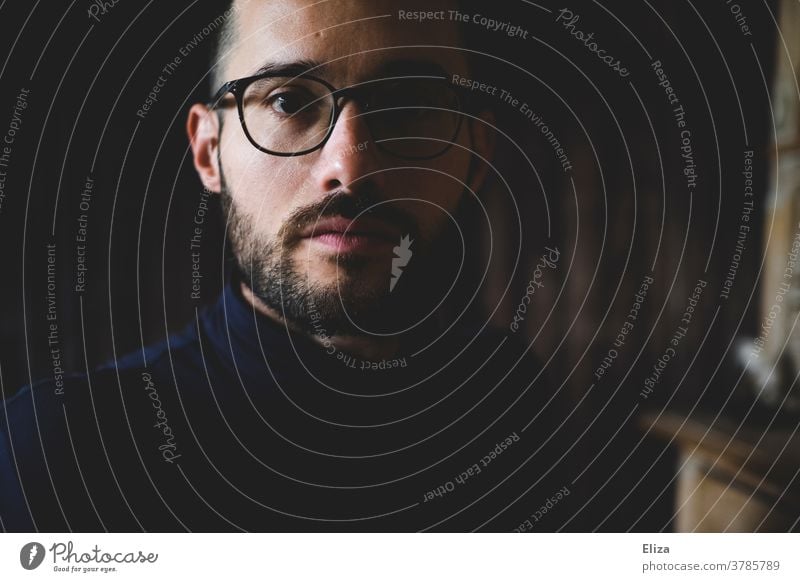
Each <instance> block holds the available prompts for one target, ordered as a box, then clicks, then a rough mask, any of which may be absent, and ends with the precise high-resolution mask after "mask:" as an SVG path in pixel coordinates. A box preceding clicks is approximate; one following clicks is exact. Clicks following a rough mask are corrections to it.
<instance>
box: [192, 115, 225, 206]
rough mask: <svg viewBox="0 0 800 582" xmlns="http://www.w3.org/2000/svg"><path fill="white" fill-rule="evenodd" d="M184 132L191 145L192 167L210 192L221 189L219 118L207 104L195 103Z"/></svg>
mask: <svg viewBox="0 0 800 582" xmlns="http://www.w3.org/2000/svg"><path fill="white" fill-rule="evenodd" d="M186 133H187V134H188V135H189V143H190V144H191V146H192V154H193V158H194V168H195V170H197V175H198V176H200V180H201V181H202V182H203V185H204V186H205V187H206V188H207V189H208V190H210V191H211V192H216V193H219V192H220V191H221V190H222V181H221V180H220V171H219V156H218V150H219V119H218V118H217V115H216V114H215V113H214V112H213V111H211V110H210V109H209V108H208V107H207V106H205V105H203V104H201V103H195V104H194V105H193V106H192V108H191V109H190V110H189V116H188V118H187V119H186Z"/></svg>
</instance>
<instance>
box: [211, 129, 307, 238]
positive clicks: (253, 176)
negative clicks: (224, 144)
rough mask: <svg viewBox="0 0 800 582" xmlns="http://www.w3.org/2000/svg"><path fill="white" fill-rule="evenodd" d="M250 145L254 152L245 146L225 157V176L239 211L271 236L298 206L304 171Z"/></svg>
mask: <svg viewBox="0 0 800 582" xmlns="http://www.w3.org/2000/svg"><path fill="white" fill-rule="evenodd" d="M248 145H249V144H248ZM250 149H251V150H253V151H255V155H254V154H252V153H251V152H250V151H246V150H245V151H242V152H237V153H238V154H239V155H230V156H227V157H226V158H224V161H225V162H226V163H225V178H226V182H227V185H228V188H229V190H230V194H231V196H232V198H233V200H234V202H235V203H236V207H237V209H238V211H239V212H240V213H241V214H243V215H245V216H247V217H249V219H250V221H252V224H253V226H254V227H255V229H256V232H257V233H258V234H259V235H262V236H264V235H266V236H270V237H271V236H272V235H274V234H275V233H277V231H278V230H279V229H280V227H281V225H282V224H283V223H284V221H285V220H286V218H287V217H288V215H289V214H290V213H291V212H292V210H293V209H294V207H295V206H296V202H297V200H298V196H297V193H298V192H299V191H300V190H301V189H302V188H303V183H304V180H303V179H302V173H300V172H296V171H293V170H292V168H290V167H288V165H287V164H286V163H280V162H284V160H281V159H279V158H273V157H271V156H267V155H264V154H261V153H260V152H258V151H256V150H254V148H252V147H250ZM227 153H233V152H226V154H227Z"/></svg>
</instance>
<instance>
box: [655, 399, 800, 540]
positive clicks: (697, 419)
mask: <svg viewBox="0 0 800 582" xmlns="http://www.w3.org/2000/svg"><path fill="white" fill-rule="evenodd" d="M640 426H641V428H643V429H644V430H649V431H650V432H651V434H652V435H653V436H656V437H658V438H660V439H661V440H662V441H664V443H665V445H666V444H667V443H669V444H671V445H672V446H675V447H677V448H678V451H679V455H678V462H677V467H676V468H675V470H676V480H677V483H676V495H675V516H676V520H675V531H678V532H692V531H697V532H723V531H727V532H754V531H781V532H783V531H791V530H797V528H798V519H800V479H798V474H799V473H800V435H798V433H797V427H796V426H795V427H794V428H777V429H776V428H774V427H773V428H771V429H770V430H768V431H767V430H763V429H761V428H756V427H752V426H741V427H740V426H739V423H737V422H734V421H732V420H731V419H726V418H722V417H720V418H718V419H716V420H715V419H714V418H713V417H712V416H711V415H709V416H702V415H695V416H693V417H691V418H686V417H684V416H683V415H680V414H676V413H673V412H665V413H663V414H660V415H658V414H655V413H650V414H647V415H644V416H643V417H642V418H641V419H640Z"/></svg>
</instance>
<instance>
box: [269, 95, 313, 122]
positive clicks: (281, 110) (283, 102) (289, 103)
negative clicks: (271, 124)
mask: <svg viewBox="0 0 800 582" xmlns="http://www.w3.org/2000/svg"><path fill="white" fill-rule="evenodd" d="M265 104H266V105H267V106H268V107H270V108H271V109H272V110H273V111H274V112H275V113H277V114H279V115H287V116H291V115H297V114H298V113H310V112H311V111H312V110H313V109H315V108H316V107H317V106H318V103H317V102H316V99H315V98H314V96H313V95H312V94H310V93H309V92H308V91H306V90H304V89H289V90H286V89H283V90H281V91H280V92H278V93H273V94H272V95H270V96H269V97H267V99H266V103H265Z"/></svg>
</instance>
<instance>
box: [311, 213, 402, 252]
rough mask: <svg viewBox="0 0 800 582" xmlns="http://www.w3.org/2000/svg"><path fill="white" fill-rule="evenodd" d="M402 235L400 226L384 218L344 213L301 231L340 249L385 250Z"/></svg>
mask: <svg viewBox="0 0 800 582" xmlns="http://www.w3.org/2000/svg"><path fill="white" fill-rule="evenodd" d="M402 236H403V235H402V233H401V232H400V230H399V229H398V228H396V227H394V226H393V225H391V224H389V223H387V222H385V221H383V220H377V219H374V218H369V217H364V218H358V219H355V220H353V219H349V218H344V217H341V216H338V217H334V218H324V219H322V220H320V221H318V222H316V223H314V224H312V225H310V226H308V227H307V228H306V229H305V230H304V231H303V232H302V233H301V237H302V238H303V239H304V240H309V241H311V242H312V243H314V244H316V245H318V246H320V247H323V248H325V249H328V250H332V251H335V252H337V253H371V252H378V251H380V252H385V251H386V249H387V247H394V246H396V245H397V244H399V242H400V238H401V237H402Z"/></svg>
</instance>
